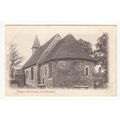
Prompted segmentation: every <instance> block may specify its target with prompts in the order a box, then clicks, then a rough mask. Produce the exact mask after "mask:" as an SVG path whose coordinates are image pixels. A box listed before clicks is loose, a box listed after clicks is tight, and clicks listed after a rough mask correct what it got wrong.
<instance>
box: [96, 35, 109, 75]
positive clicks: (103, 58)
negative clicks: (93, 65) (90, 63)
mask: <svg viewBox="0 0 120 120" xmlns="http://www.w3.org/2000/svg"><path fill="white" fill-rule="evenodd" d="M108 39H109V37H108V34H107V33H103V34H102V35H101V36H100V37H99V38H98V39H97V43H96V45H95V46H96V50H95V51H94V55H95V58H96V60H97V64H98V65H100V71H103V73H105V74H107V72H108V47H107V42H108Z"/></svg>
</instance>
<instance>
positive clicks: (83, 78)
mask: <svg viewBox="0 0 120 120" xmlns="http://www.w3.org/2000/svg"><path fill="white" fill-rule="evenodd" d="M94 66H95V61H94V59H93V58H92V57H90V56H89V55H88V53H87V52H86V50H85V49H84V48H83V47H82V46H81V44H80V43H79V41H78V40H76V39H75V37H74V36H73V35H72V34H68V35H66V36H65V37H64V38H61V36H60V35H59V34H56V35H54V36H53V37H52V38H51V39H50V40H49V41H47V42H46V43H45V44H43V45H40V43H39V39H38V36H37V35H36V37H35V40H34V42H33V46H32V55H31V57H30V58H29V59H28V61H27V62H26V63H25V64H24V65H23V67H22V69H23V71H24V75H25V84H26V85H27V86H29V87H33V88H41V87H45V88H78V87H87V88H91V87H93V86H94V81H93V75H94Z"/></svg>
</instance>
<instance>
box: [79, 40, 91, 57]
mask: <svg viewBox="0 0 120 120" xmlns="http://www.w3.org/2000/svg"><path fill="white" fill-rule="evenodd" d="M78 41H79V43H80V44H81V46H82V48H84V49H85V50H86V51H87V53H88V54H89V56H93V50H92V44H91V43H90V42H88V41H85V40H83V39H79V40H78Z"/></svg>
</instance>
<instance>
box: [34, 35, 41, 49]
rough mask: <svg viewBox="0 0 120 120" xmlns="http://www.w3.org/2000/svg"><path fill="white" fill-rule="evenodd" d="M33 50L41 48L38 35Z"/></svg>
mask: <svg viewBox="0 0 120 120" xmlns="http://www.w3.org/2000/svg"><path fill="white" fill-rule="evenodd" d="M32 48H40V43H39V40H38V36H37V35H36V37H35V40H34V42H33V46H32Z"/></svg>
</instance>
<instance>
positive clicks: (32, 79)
mask: <svg viewBox="0 0 120 120" xmlns="http://www.w3.org/2000/svg"><path fill="white" fill-rule="evenodd" d="M33 75H34V74H33V68H31V80H33Z"/></svg>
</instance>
